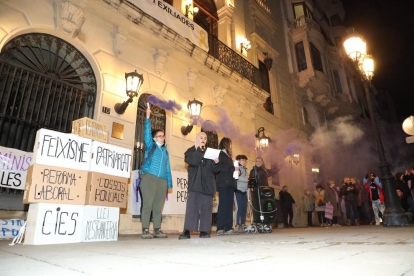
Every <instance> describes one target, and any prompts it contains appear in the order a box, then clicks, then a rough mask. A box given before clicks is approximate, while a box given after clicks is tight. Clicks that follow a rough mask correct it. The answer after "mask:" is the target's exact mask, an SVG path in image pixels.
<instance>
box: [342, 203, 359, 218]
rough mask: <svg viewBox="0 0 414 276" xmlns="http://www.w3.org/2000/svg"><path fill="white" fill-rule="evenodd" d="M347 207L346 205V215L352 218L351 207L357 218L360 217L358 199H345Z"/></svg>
mask: <svg viewBox="0 0 414 276" xmlns="http://www.w3.org/2000/svg"><path fill="white" fill-rule="evenodd" d="M345 207H346V217H347V218H348V219H351V208H352V211H353V212H354V217H355V219H359V212H358V201H356V200H345Z"/></svg>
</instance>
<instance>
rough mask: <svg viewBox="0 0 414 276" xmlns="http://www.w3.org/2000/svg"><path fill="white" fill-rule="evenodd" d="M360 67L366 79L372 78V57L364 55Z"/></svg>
mask: <svg viewBox="0 0 414 276" xmlns="http://www.w3.org/2000/svg"><path fill="white" fill-rule="evenodd" d="M361 67H362V68H361V69H362V72H364V74H365V77H366V78H367V80H369V81H370V80H372V77H373V76H374V59H373V58H372V56H371V55H366V56H365V58H364V61H363V63H362V66H361Z"/></svg>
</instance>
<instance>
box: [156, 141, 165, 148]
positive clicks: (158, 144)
mask: <svg viewBox="0 0 414 276" xmlns="http://www.w3.org/2000/svg"><path fill="white" fill-rule="evenodd" d="M155 143H156V144H157V146H159V147H162V145H164V144H161V143H158V142H155Z"/></svg>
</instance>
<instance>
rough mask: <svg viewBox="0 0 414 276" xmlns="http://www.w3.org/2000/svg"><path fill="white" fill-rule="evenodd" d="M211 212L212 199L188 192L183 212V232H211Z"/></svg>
mask: <svg viewBox="0 0 414 276" xmlns="http://www.w3.org/2000/svg"><path fill="white" fill-rule="evenodd" d="M212 211H213V198H212V197H210V196H206V195H203V194H201V193H197V192H189V193H188V199H187V207H186V210H185V222H184V230H192V231H197V232H198V231H200V232H201V231H203V232H208V231H211V221H212V218H213V216H212V215H211V213H212ZM199 222H200V224H199Z"/></svg>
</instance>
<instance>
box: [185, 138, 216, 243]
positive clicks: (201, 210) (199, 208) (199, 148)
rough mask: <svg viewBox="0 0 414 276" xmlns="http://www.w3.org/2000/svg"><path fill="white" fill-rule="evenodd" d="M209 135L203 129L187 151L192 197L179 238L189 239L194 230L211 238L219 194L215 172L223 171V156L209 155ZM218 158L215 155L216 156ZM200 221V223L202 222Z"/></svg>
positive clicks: (201, 236) (201, 235)
mask: <svg viewBox="0 0 414 276" xmlns="http://www.w3.org/2000/svg"><path fill="white" fill-rule="evenodd" d="M206 144H207V135H206V134H205V133H204V132H199V133H197V135H196V139H195V145H194V146H192V147H191V148H189V149H188V150H187V151H186V152H185V157H184V158H185V162H186V163H187V164H188V169H187V170H188V198H187V207H186V212H185V222H184V232H183V233H182V234H181V235H180V236H179V237H178V239H179V240H183V239H189V238H190V230H192V231H196V232H198V231H199V232H200V238H210V235H209V234H208V232H209V231H211V223H212V211H213V198H214V196H215V194H216V181H215V178H214V174H215V173H218V172H219V171H220V167H219V164H218V163H219V159H218V158H217V157H216V158H215V159H207V157H206ZM213 158H214V155H213ZM199 224H200V225H199Z"/></svg>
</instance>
